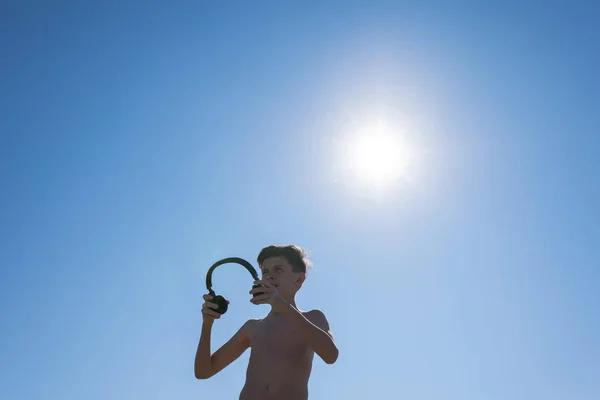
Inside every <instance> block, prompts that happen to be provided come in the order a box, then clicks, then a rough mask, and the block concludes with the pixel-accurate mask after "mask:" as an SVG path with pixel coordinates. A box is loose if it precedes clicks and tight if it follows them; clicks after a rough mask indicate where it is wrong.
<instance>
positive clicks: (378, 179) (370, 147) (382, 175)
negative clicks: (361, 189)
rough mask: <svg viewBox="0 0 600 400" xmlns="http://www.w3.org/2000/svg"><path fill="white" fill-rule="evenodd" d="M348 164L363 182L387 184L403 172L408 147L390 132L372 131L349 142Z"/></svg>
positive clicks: (408, 153)
mask: <svg viewBox="0 0 600 400" xmlns="http://www.w3.org/2000/svg"><path fill="white" fill-rule="evenodd" d="M347 157H348V159H347V163H348V165H349V167H350V169H351V170H352V172H353V175H354V176H355V177H356V178H357V179H360V180H361V181H362V182H364V183H367V184H370V185H375V186H378V187H381V186H387V185H389V184H391V183H393V182H394V181H396V180H398V179H399V178H401V177H402V176H403V175H404V174H405V173H406V168H407V166H408V163H409V161H410V157H411V154H410V150H409V148H408V146H407V145H406V144H405V143H402V142H401V140H400V139H399V138H398V137H395V136H394V135H392V134H388V133H382V132H373V133H365V134H363V135H359V136H357V137H356V138H354V139H353V140H352V141H351V142H350V145H349V148H348V154H347Z"/></svg>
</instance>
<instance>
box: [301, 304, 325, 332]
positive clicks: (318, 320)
mask: <svg viewBox="0 0 600 400" xmlns="http://www.w3.org/2000/svg"><path fill="white" fill-rule="evenodd" d="M302 314H304V316H305V317H306V319H308V320H309V321H310V322H312V323H313V324H315V325H316V326H318V327H319V328H321V329H323V330H325V331H328V330H329V321H327V317H326V316H325V313H324V312H323V311H321V310H320V309H318V308H315V309H313V310H310V311H305V312H303V313H302Z"/></svg>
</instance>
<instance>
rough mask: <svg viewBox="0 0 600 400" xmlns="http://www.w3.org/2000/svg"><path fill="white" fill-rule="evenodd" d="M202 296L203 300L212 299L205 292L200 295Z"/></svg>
mask: <svg viewBox="0 0 600 400" xmlns="http://www.w3.org/2000/svg"><path fill="white" fill-rule="evenodd" d="M202 298H203V299H204V300H212V296H211V295H210V294H205V295H204V296H202Z"/></svg>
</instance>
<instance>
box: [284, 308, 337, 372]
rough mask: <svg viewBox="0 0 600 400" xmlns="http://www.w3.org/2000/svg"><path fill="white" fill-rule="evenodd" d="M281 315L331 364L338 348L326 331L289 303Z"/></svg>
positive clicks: (335, 357)
mask: <svg viewBox="0 0 600 400" xmlns="http://www.w3.org/2000/svg"><path fill="white" fill-rule="evenodd" d="M283 315H285V316H286V318H287V319H288V321H289V322H290V323H291V324H292V325H293V326H294V328H296V330H297V331H298V332H299V333H300V335H301V336H302V337H303V338H304V340H305V341H306V342H307V343H308V345H309V346H310V347H311V348H312V349H313V350H314V352H315V353H317V354H318V355H319V356H320V357H321V358H322V359H323V361H325V362H326V363H327V364H333V363H334V362H335V360H336V359H337V357H338V348H337V346H336V345H335V342H334V341H333V339H332V338H331V336H329V334H328V333H327V332H325V331H324V330H323V329H321V328H319V327H318V326H316V325H315V324H313V323H312V322H310V321H309V320H308V319H306V317H305V316H304V315H302V313H301V312H300V311H298V309H296V308H295V307H294V306H292V305H291V304H287V305H286V306H285V308H284V311H283Z"/></svg>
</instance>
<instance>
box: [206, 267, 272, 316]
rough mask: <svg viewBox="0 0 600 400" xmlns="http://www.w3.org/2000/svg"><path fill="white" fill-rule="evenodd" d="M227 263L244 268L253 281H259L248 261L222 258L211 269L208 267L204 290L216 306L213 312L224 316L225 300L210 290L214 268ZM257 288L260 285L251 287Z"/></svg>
mask: <svg viewBox="0 0 600 400" xmlns="http://www.w3.org/2000/svg"><path fill="white" fill-rule="evenodd" d="M227 263H235V264H240V265H242V266H244V267H246V269H247V270H248V272H250V274H251V275H252V277H253V278H254V280H255V281H257V280H259V278H258V274H257V273H256V270H255V269H254V267H253V266H252V264H250V263H249V262H248V261H246V260H244V259H243V258H239V257H228V258H224V259H222V260H219V261H217V262H216V263H214V264H213V265H212V267H210V268H209V270H208V272H207V273H206V288H207V289H208V294H210V295H211V296H212V297H213V298H212V300H211V302H212V303H215V304H216V305H217V306H218V308H217V309H216V310H215V311H216V312H218V313H219V314H225V312H226V311H227V300H225V297H223V296H221V295H216V294H215V291H214V290H213V288H212V273H213V271H214V270H215V268H217V267H218V266H219V265H223V264H227ZM257 287H262V285H253V286H252V289H254V288H257ZM261 294H262V293H254V295H253V297H256V296H259V295H261Z"/></svg>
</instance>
